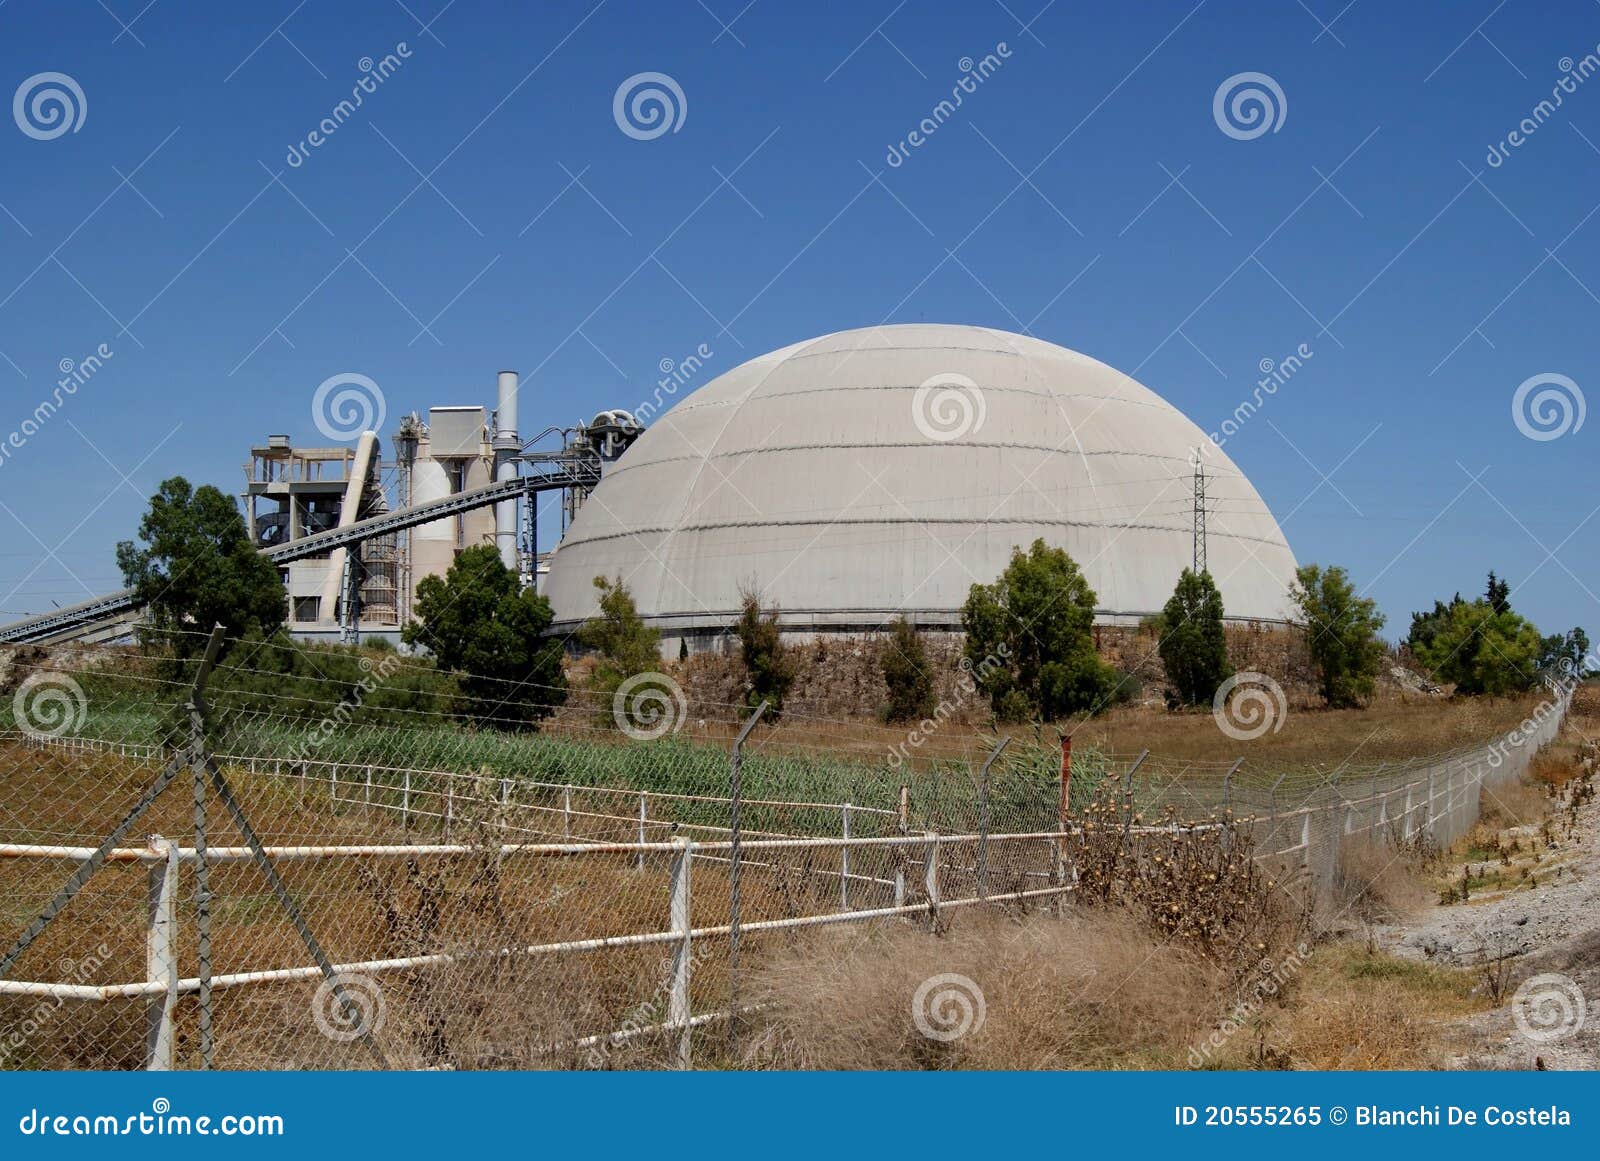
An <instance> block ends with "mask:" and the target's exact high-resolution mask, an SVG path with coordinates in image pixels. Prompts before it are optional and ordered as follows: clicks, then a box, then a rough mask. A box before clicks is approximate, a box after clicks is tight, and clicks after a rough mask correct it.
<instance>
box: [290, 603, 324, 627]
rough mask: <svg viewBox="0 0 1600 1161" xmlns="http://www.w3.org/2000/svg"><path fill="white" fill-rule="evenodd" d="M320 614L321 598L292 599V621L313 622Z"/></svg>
mask: <svg viewBox="0 0 1600 1161" xmlns="http://www.w3.org/2000/svg"><path fill="white" fill-rule="evenodd" d="M321 612H322V598H321V597H296V598H295V599H294V619H295V620H296V621H315V620H316V619H317V618H318V616H319V615H320V614H321Z"/></svg>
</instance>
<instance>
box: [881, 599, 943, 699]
mask: <svg viewBox="0 0 1600 1161" xmlns="http://www.w3.org/2000/svg"><path fill="white" fill-rule="evenodd" d="M880 664H881V665H882V667H883V680H884V684H885V685H887V686H888V687H889V704H888V705H887V706H885V707H884V712H883V716H884V718H885V719H886V720H888V721H891V722H914V721H919V720H921V719H922V718H925V717H927V716H928V715H929V714H931V713H932V712H933V706H934V702H933V666H932V665H931V664H930V663H929V661H928V651H927V650H926V649H925V648H923V645H922V638H921V637H920V636H918V635H917V631H916V630H915V629H913V628H912V627H911V625H910V623H909V622H907V621H906V619H905V618H904V617H896V618H895V620H894V623H893V624H892V625H890V626H889V639H888V640H887V641H885V642H884V646H883V657H882V660H881V661H880Z"/></svg>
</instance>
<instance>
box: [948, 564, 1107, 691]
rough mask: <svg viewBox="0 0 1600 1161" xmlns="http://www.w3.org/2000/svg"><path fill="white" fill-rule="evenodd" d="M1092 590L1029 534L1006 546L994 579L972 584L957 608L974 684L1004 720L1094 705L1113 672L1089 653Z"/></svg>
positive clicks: (1074, 566) (1071, 566)
mask: <svg viewBox="0 0 1600 1161" xmlns="http://www.w3.org/2000/svg"><path fill="white" fill-rule="evenodd" d="M1094 608H1095V594H1094V590H1093V589H1091V588H1090V587H1089V582H1088V581H1086V580H1084V578H1083V573H1082V572H1080V571H1079V570H1078V566H1077V564H1075V563H1074V562H1073V559H1072V558H1071V557H1070V556H1068V555H1067V554H1066V553H1065V552H1064V551H1063V550H1061V549H1059V548H1050V547H1048V546H1047V545H1046V544H1045V542H1044V541H1043V540H1042V539H1041V540H1035V541H1034V542H1033V545H1032V546H1031V547H1030V548H1029V549H1028V551H1027V552H1023V551H1022V549H1021V548H1013V549H1012V550H1011V563H1010V564H1009V565H1007V566H1006V570H1005V571H1004V572H1003V573H1001V574H1000V577H999V579H998V580H996V581H995V582H994V583H993V584H988V585H973V586H972V589H971V591H970V592H969V593H968V595H967V602H966V604H965V605H964V606H963V607H962V610H961V623H962V627H963V628H964V629H965V630H966V633H967V643H966V658H967V661H968V663H969V664H970V665H971V667H972V673H973V675H974V679H975V680H976V681H977V684H978V688H979V689H981V690H982V691H983V692H984V693H985V694H987V695H988V697H989V701H990V704H991V705H992V706H993V708H994V711H995V714H996V715H997V716H998V717H1000V718H1002V719H1006V720H1021V719H1025V718H1030V717H1037V718H1041V719H1044V720H1051V719H1055V718H1059V717H1063V716H1065V715H1067V714H1072V713H1080V712H1082V711H1085V710H1095V709H1099V708H1101V707H1102V706H1104V705H1106V704H1108V703H1109V702H1110V701H1111V700H1112V699H1114V698H1115V697H1116V696H1117V690H1118V687H1119V678H1118V675H1117V673H1116V671H1115V670H1114V669H1112V668H1111V667H1110V666H1109V665H1106V664H1105V663H1104V662H1103V661H1101V660H1100V656H1099V654H1098V653H1096V652H1095V647H1094V638H1093V635H1092V632H1091V630H1092V628H1093V625H1094Z"/></svg>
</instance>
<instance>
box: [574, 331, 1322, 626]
mask: <svg viewBox="0 0 1600 1161" xmlns="http://www.w3.org/2000/svg"><path fill="white" fill-rule="evenodd" d="M1202 445H1204V446H1206V447H1208V448H1210V451H1209V454H1207V455H1206V456H1205V459H1204V463H1205V472H1206V476H1207V481H1206V491H1207V495H1208V500H1209V503H1208V512H1209V518H1208V533H1209V534H1208V537H1207V549H1208V562H1209V565H1210V570H1211V573H1212V575H1213V576H1214V577H1215V578H1216V580H1217V583H1218V585H1219V586H1220V588H1221V590H1222V595H1223V601H1224V604H1225V606H1226V609H1227V615H1228V617H1229V618H1230V619H1250V620H1268V621H1275V620H1284V619H1287V618H1288V617H1289V611H1288V590H1289V586H1290V584H1291V583H1292V582H1293V580H1294V569H1295V560H1294V556H1293V554H1292V553H1291V552H1290V551H1289V546H1288V545H1287V544H1286V543H1285V542H1284V538H1283V533H1282V532H1280V531H1279V529H1278V524H1277V521H1276V520H1274V519H1273V517H1272V513H1271V512H1270V511H1269V510H1268V509H1267V507H1266V505H1265V504H1263V503H1262V501H1261V498H1260V496H1258V495H1257V494H1256V490H1255V489H1254V488H1253V487H1251V485H1250V482H1249V481H1248V480H1247V479H1245V477H1244V475H1243V474H1242V473H1241V472H1240V471H1239V469H1238V468H1237V467H1235V466H1234V464H1233V462H1232V461H1231V460H1230V459H1228V457H1227V456H1226V455H1224V454H1222V452H1221V451H1220V450H1219V449H1217V448H1215V447H1211V446H1210V444H1209V441H1208V440H1207V438H1206V436H1205V434H1204V433H1203V432H1202V431H1201V430H1200V428H1198V427H1197V426H1195V425H1194V424H1193V423H1191V422H1190V421H1189V420H1188V419H1187V418H1185V417H1184V416H1183V414H1182V413H1180V412H1179V411H1178V410H1177V409H1176V408H1174V407H1173V406H1172V405H1171V404H1169V403H1167V402H1166V401H1165V400H1163V399H1161V398H1160V397H1159V396H1158V395H1156V394H1155V393H1154V392H1153V391H1151V390H1149V389H1148V388H1147V387H1144V386H1143V385H1141V384H1139V383H1137V382H1135V381H1134V380H1133V379H1130V378H1129V377H1128V376H1126V375H1123V374H1121V373H1120V372H1118V371H1115V370H1113V369H1112V368H1110V367H1108V366H1106V365H1105V364H1104V363H1100V362H1098V361H1096V360H1094V359H1091V358H1089V357H1088V356H1086V355H1080V354H1078V353H1077V352H1075V351H1069V350H1066V349H1064V348H1062V347H1058V346H1055V345H1053V344H1051V343H1046V342H1042V341H1040V340H1038V339H1032V338H1027V337H1025V336H1023V335H1015V334H1008V333H1006V332H1003V331H994V330H988V329H985V328H982V327H969V326H944V325H932V324H916V325H904V326H880V327H871V328H868V329H865V330H854V331H843V332H840V333H839V334H833V335H825V336H823V337H822V338H819V339H813V340H811V341H809V342H804V343H797V344H795V345H794V346H792V347H785V348H784V349H782V350H779V351H773V352H772V353H771V354H767V355H762V356H761V357H760V358H756V359H752V360H750V361H749V362H748V363H745V364H743V365H742V366H739V367H736V368H734V369H733V370H731V371H729V372H728V373H727V374H725V375H722V376H720V377H719V378H717V379H714V380H713V381H711V382H710V383H708V384H706V385H705V386H704V387H702V388H700V389H699V390H697V391H695V392H694V393H693V394H691V395H689V396H687V397H686V398H684V399H683V400H681V401H680V402H679V403H678V404H677V405H676V406H674V407H673V408H672V409H671V410H670V411H668V412H666V413H665V414H664V415H662V416H661V417H660V418H659V419H657V420H656V421H655V422H654V423H652V424H651V425H650V427H649V428H648V430H646V431H645V433H644V434H643V435H642V436H641V437H640V438H639V439H638V441H637V442H636V443H635V444H634V445H633V446H632V447H631V448H630V449H629V450H628V451H627V452H626V454H624V455H623V457H622V458H621V459H620V460H619V461H618V462H617V463H616V464H614V465H612V466H611V467H610V468H609V470H608V471H607V472H606V474H605V476H604V478H603V479H602V481H601V483H600V485H599V487H597V488H596V489H595V491H594V492H593V494H592V495H590V497H589V498H588V500H587V501H586V502H585V504H584V505H583V507H582V509H581V510H580V511H579V513H578V515H577V517H576V519H575V520H574V521H573V523H572V526H571V528H570V529H569V530H568V532H567V535H566V537H565V538H564V539H563V540H562V542H561V545H560V547H559V548H558V549H557V551H556V553H555V555H554V557H553V559H552V562H551V567H550V574H549V578H548V585H547V588H546V592H547V593H548V595H549V597H550V600H551V602H552V604H553V605H554V608H555V614H556V620H557V624H558V626H559V627H562V628H571V627H573V626H574V625H575V624H576V623H577V622H579V621H581V620H583V619H585V618H587V617H590V616H592V615H594V613H595V612H596V601H595V597H596V591H595V589H594V586H593V580H594V578H595V577H596V576H601V575H604V576H608V577H615V576H620V577H622V578H623V579H624V581H625V582H626V583H627V585H628V587H629V588H630V589H631V590H632V592H633V596H634V599H635V601H636V602H637V604H638V607H639V611H640V612H641V613H642V614H644V616H645V617H646V618H647V619H648V620H649V621H650V622H651V623H652V624H655V625H656V626H658V627H660V628H662V629H664V630H666V631H667V632H668V633H669V634H672V633H674V632H676V631H679V630H702V631H703V630H707V629H715V628H720V627H723V626H726V625H727V624H728V623H729V622H730V621H731V620H732V619H733V618H734V617H735V616H736V615H737V610H738V608H739V592H740V588H741V586H747V585H754V586H755V587H756V588H757V589H758V590H759V591H760V592H761V593H762V594H763V596H764V598H765V599H766V600H767V601H768V602H775V603H776V604H777V605H778V606H779V607H780V608H781V610H782V619H783V622H784V623H785V625H786V626H788V627H790V628H793V629H796V630H803V629H807V628H817V629H824V628H835V629H853V628H877V627H879V626H881V625H883V624H884V623H885V622H886V621H888V620H889V619H890V618H892V617H894V616H896V615H897V614H905V615H906V616H907V617H908V619H910V620H912V621H913V623H916V624H919V625H922V626H925V627H928V628H938V627H950V628H955V627H958V626H959V610H960V608H961V605H962V603H963V602H964V601H965V600H966V598H967V593H968V590H969V588H970V587H971V586H972V585H973V584H975V583H989V582H991V581H993V580H994V579H995V577H996V576H998V575H999V573H1000V572H1001V570H1002V569H1003V568H1004V567H1005V565H1006V563H1007V561H1008V560H1009V559H1010V556H1011V550H1012V548H1013V547H1015V546H1018V545H1021V546H1024V547H1026V546H1027V545H1028V544H1031V543H1032V542H1033V540H1034V539H1035V538H1038V537H1043V538H1044V540H1045V542H1046V543H1048V544H1050V545H1054V546H1059V547H1061V548H1065V549H1066V550H1067V552H1068V553H1070V554H1071V556H1072V558H1073V559H1074V560H1076V561H1077V562H1078V564H1079V565H1080V566H1081V567H1082V569H1083V571H1084V574H1085V575H1086V576H1087V578H1088V580H1089V583H1090V584H1091V585H1092V586H1093V587H1094V590H1095V593H1096V594H1097V595H1098V597H1099V609H1100V612H1101V619H1102V620H1105V621H1116V620H1121V619H1123V618H1135V617H1139V616H1143V615H1146V614H1149V613H1152V612H1156V611H1158V610H1159V609H1160V608H1161V606H1162V605H1163V604H1164V603H1165V602H1166V600H1167V598H1168V597H1169V596H1170V595H1171V593H1172V588H1173V585H1174V584H1175V583H1176V582H1177V578H1178V574H1179V573H1180V572H1181V571H1182V570H1183V569H1184V568H1185V567H1187V566H1188V565H1189V563H1190V560H1191V552H1192V509H1193V456H1194V450H1195V448H1197V447H1199V446H1202Z"/></svg>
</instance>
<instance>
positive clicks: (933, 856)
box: [922, 830, 939, 927]
mask: <svg viewBox="0 0 1600 1161" xmlns="http://www.w3.org/2000/svg"><path fill="white" fill-rule="evenodd" d="M927 859H928V861H927V864H926V865H925V866H924V867H923V869H922V886H923V889H924V890H925V891H926V892H927V893H928V914H929V916H930V918H931V921H932V923H933V926H935V927H937V926H938V925H939V836H938V834H936V833H935V832H934V831H931V830H930V831H929V832H928V855H927Z"/></svg>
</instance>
